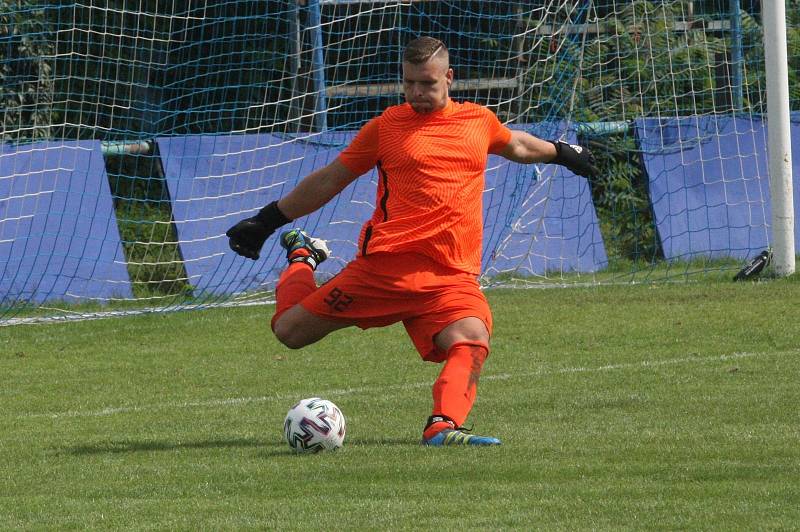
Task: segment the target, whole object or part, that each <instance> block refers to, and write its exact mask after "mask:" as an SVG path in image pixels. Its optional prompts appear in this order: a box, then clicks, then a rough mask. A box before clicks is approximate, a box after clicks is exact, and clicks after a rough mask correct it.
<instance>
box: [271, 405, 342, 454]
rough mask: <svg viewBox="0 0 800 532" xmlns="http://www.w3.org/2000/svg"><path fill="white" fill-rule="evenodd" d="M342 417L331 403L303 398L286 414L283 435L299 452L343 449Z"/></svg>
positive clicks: (340, 412)
mask: <svg viewBox="0 0 800 532" xmlns="http://www.w3.org/2000/svg"><path fill="white" fill-rule="evenodd" d="M345 430H346V427H345V420H344V414H342V411H341V410H339V407H337V406H336V405H335V404H333V403H332V402H330V401H328V400H326V399H320V398H319V397H311V398H309V399H303V400H302V401H300V402H299V403H297V404H296V405H294V406H293V407H292V408H290V409H289V412H287V414H286V419H285V420H284V422H283V436H284V437H285V438H286V442H287V443H288V444H289V447H291V448H292V449H294V450H295V451H297V452H298V453H318V452H320V451H334V450H336V449H338V448H339V447H341V446H342V443H343V442H344V434H345Z"/></svg>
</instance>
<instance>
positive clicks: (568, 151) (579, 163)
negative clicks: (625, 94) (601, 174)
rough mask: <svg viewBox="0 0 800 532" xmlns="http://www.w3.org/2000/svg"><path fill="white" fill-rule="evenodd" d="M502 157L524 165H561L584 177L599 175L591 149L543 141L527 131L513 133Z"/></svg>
mask: <svg viewBox="0 0 800 532" xmlns="http://www.w3.org/2000/svg"><path fill="white" fill-rule="evenodd" d="M500 155H502V156H503V157H505V158H506V159H508V160H510V161H514V162H517V163H522V164H531V163H551V164H559V165H561V166H564V167H566V168H567V169H568V170H570V171H571V172H572V173H574V174H576V175H580V176H583V177H588V178H593V177H595V176H596V175H597V168H596V167H595V161H594V155H592V152H591V151H590V150H589V148H586V147H583V146H579V145H577V144H567V143H566V142H562V141H560V140H559V141H549V140H542V139H540V138H538V137H534V136H533V135H531V134H530V133H526V132H525V131H512V132H511V140H510V141H509V143H508V144H507V145H506V147H505V148H504V149H503V151H502V152H500Z"/></svg>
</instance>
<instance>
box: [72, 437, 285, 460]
mask: <svg viewBox="0 0 800 532" xmlns="http://www.w3.org/2000/svg"><path fill="white" fill-rule="evenodd" d="M283 445H285V444H283ZM277 446H278V444H277V443H275V442H265V441H264V440H260V439H256V438H232V439H220V440H206V441H187V442H174V441H152V440H150V441H132V440H120V441H106V442H100V443H95V444H87V445H74V446H70V447H62V448H60V449H58V450H59V451H62V452H65V453H66V454H71V455H73V456H85V455H93V454H118V453H138V452H152V451H177V450H181V449H200V450H202V449H230V448H244V447H277Z"/></svg>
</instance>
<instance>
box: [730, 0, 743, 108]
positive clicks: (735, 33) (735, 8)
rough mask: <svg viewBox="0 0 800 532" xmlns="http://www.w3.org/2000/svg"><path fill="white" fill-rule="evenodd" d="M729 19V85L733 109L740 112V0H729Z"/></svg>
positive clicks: (741, 102)
mask: <svg viewBox="0 0 800 532" xmlns="http://www.w3.org/2000/svg"><path fill="white" fill-rule="evenodd" d="M730 21H731V63H732V64H731V70H732V77H733V79H731V85H733V86H732V87H731V89H732V92H733V101H732V102H731V103H732V104H733V111H734V113H737V112H740V111H741V110H742V106H743V105H744V103H743V102H744V96H743V94H742V80H743V78H744V76H743V75H742V67H743V63H742V12H741V6H740V0H730Z"/></svg>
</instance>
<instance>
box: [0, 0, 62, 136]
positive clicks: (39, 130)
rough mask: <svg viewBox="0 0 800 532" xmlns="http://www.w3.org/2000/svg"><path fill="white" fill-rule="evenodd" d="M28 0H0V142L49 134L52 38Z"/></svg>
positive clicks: (41, 11) (40, 13)
mask: <svg viewBox="0 0 800 532" xmlns="http://www.w3.org/2000/svg"><path fill="white" fill-rule="evenodd" d="M38 5H39V3H38V2H34V1H32V0H27V1H13V0H0V106H1V107H2V113H3V123H2V127H3V131H2V140H3V141H21V140H34V139H45V138H49V137H50V136H51V124H52V122H53V120H54V116H53V109H52V104H53V88H54V81H53V78H54V76H53V65H52V59H53V54H54V50H55V46H54V44H53V43H54V38H53V35H52V34H51V32H50V28H49V26H48V24H47V21H46V17H45V10H44V9H42V8H41V7H38Z"/></svg>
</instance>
